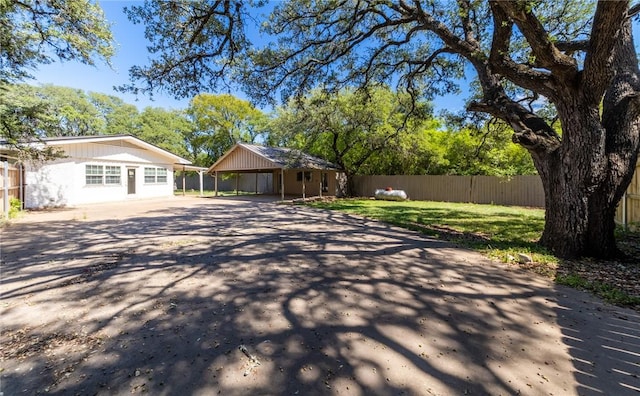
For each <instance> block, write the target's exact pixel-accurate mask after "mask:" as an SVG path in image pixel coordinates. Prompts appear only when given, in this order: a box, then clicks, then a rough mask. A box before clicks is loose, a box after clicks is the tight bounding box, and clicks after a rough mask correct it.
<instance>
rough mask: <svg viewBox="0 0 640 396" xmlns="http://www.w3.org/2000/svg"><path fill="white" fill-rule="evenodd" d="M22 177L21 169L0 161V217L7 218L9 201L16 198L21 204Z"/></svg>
mask: <svg viewBox="0 0 640 396" xmlns="http://www.w3.org/2000/svg"><path fill="white" fill-rule="evenodd" d="M23 180H24V177H23V172H22V168H21V167H16V166H13V165H10V164H9V162H8V161H0V208H1V209H2V216H3V217H4V218H8V217H9V201H10V200H11V198H17V199H19V200H20V201H21V202H22V201H24V200H23V199H22V195H23V185H22V184H23V183H24V181H23Z"/></svg>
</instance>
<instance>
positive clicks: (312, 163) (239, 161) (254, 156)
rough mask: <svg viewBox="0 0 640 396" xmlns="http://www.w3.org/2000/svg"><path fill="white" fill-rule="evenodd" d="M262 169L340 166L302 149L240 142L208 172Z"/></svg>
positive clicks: (331, 168) (336, 168) (328, 167)
mask: <svg viewBox="0 0 640 396" xmlns="http://www.w3.org/2000/svg"><path fill="white" fill-rule="evenodd" d="M261 169H327V170H338V169H339V168H338V167H337V166H336V165H335V164H332V163H331V162H329V161H326V160H324V159H322V158H318V157H314V156H312V155H309V154H306V153H303V152H302V151H300V150H295V149H289V148H284V147H269V146H260V145H255V144H247V143H238V144H236V145H235V146H233V147H232V148H231V149H230V150H229V151H227V152H226V153H225V154H224V155H223V156H222V157H220V158H219V159H218V160H217V161H216V162H215V163H214V164H213V165H211V167H209V169H208V170H207V172H208V173H212V172H215V171H228V172H232V171H248V170H261Z"/></svg>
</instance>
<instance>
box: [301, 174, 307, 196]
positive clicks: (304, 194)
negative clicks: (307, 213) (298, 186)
mask: <svg viewBox="0 0 640 396" xmlns="http://www.w3.org/2000/svg"><path fill="white" fill-rule="evenodd" d="M305 173H306V172H305V171H304V169H303V170H302V199H305V198H307V195H306V187H307V186H306V184H305V182H304V179H305V176H306V175H305Z"/></svg>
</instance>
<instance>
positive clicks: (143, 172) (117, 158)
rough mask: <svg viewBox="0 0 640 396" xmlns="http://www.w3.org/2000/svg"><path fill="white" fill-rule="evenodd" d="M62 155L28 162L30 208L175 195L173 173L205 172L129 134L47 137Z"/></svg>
mask: <svg viewBox="0 0 640 396" xmlns="http://www.w3.org/2000/svg"><path fill="white" fill-rule="evenodd" d="M38 144H45V145H47V146H51V147H55V148H57V149H59V150H60V151H62V153H63V154H64V157H63V158H59V159H56V160H54V161H49V162H42V163H28V162H27V163H25V164H24V165H25V172H24V204H25V207H26V208H42V207H57V206H74V205H78V204H87V203H98V202H113V201H125V200H129V199H138V198H151V197H171V196H173V190H174V171H176V170H180V171H184V170H196V171H200V172H201V173H202V171H204V170H205V169H206V168H199V167H195V166H192V165H190V164H191V162H190V161H188V160H186V159H184V158H182V157H179V156H177V155H175V154H173V153H170V152H168V151H166V150H164V149H161V148H159V147H157V146H154V145H152V144H149V143H147V142H144V141H142V140H140V139H138V138H136V137H133V136H130V135H106V136H79V137H59V138H45V139H43V142H42V143H38Z"/></svg>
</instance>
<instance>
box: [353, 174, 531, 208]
mask: <svg viewBox="0 0 640 396" xmlns="http://www.w3.org/2000/svg"><path fill="white" fill-rule="evenodd" d="M354 184H355V190H356V191H355V192H356V195H359V196H365V197H369V196H373V193H374V192H375V190H376V189H378V188H386V187H392V188H393V189H395V190H404V191H405V192H406V193H407V195H408V196H409V199H412V200H416V201H443V202H471V203H481V204H496V205H509V206H532V207H544V190H543V188H542V182H541V181H540V177H539V176H513V177H510V178H501V177H496V176H432V175H416V176H405V175H398V176H355V177H354Z"/></svg>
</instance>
